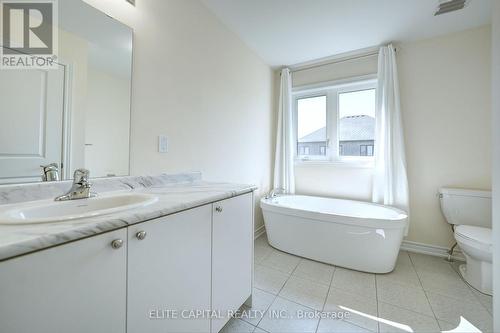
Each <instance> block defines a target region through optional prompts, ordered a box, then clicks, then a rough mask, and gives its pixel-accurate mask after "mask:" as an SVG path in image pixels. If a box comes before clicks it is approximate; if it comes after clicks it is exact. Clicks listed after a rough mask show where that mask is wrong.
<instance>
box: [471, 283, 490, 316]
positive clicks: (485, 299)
mask: <svg viewBox="0 0 500 333" xmlns="http://www.w3.org/2000/svg"><path fill="white" fill-rule="evenodd" d="M471 291H472V293H473V294H474V296H476V299H477V300H478V301H479V303H481V304H482V305H483V306H484V307H485V308H486V310H488V312H489V313H491V314H492V313H493V297H491V296H489V295H486V294H483V293H481V292H480V291H478V290H476V289H474V288H471Z"/></svg>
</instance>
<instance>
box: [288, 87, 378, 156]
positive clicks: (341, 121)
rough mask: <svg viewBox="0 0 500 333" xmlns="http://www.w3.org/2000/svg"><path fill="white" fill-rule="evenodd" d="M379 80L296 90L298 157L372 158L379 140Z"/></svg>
mask: <svg viewBox="0 0 500 333" xmlns="http://www.w3.org/2000/svg"><path fill="white" fill-rule="evenodd" d="M375 87H376V81H375V80H366V81H360V80H358V81H354V82H350V83H342V84H341V85H340V84H339V85H330V86H326V87H320V88H316V87H315V88H313V89H311V90H307V91H305V90H302V91H301V90H299V91H295V92H294V100H295V109H294V112H295V122H296V124H295V125H296V138H297V139H296V140H297V158H298V159H299V160H306V161H307V160H323V161H332V162H342V161H352V160H359V161H364V160H371V159H372V158H373V153H374V144H375Z"/></svg>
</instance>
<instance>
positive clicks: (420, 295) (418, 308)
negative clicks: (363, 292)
mask: <svg viewBox="0 0 500 333" xmlns="http://www.w3.org/2000/svg"><path fill="white" fill-rule="evenodd" d="M377 299H378V300H379V301H382V302H384V303H389V304H392V305H394V306H398V307H401V308H404V309H407V310H411V311H415V312H418V313H421V314H423V315H427V316H434V314H433V312H432V309H431V306H430V304H429V301H428V300H427V296H426V295H425V292H424V291H423V289H422V288H413V287H408V286H405V285H402V284H398V283H394V282H390V283H387V282H386V281H384V282H380V281H378V276H377Z"/></svg>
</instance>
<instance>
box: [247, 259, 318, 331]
mask: <svg viewBox="0 0 500 333" xmlns="http://www.w3.org/2000/svg"><path fill="white" fill-rule="evenodd" d="M302 260H303V259H302V258H300V260H299V262H298V263H297V265H296V266H295V268H294V269H293V270H292V272H291V273H290V274H289V275H288V278H287V279H286V280H285V283H283V285H282V286H281V288H280V290H278V293H277V294H276V295H274V294H272V293H269V292H268V291H266V292H267V293H269V294H271V295H274V299H273V301H272V302H271V304H270V305H269V307H268V308H267V310H266V312H265V313H264V314H263V315H262V318H260V320H259V322H258V323H257V326H255V327H256V328H257V327H258V328H260V329H262V328H261V327H259V326H258V325H259V324H260V323H261V321H262V319H264V316H265V315H266V314H267V313H268V312H269V309H270V308H271V307H272V306H273V304H274V303H275V302H276V300H277V299H278V296H279V294H280V293H281V291H282V290H283V288H285V285H286V283H287V282H288V280H290V278H291V277H292V274H293V272H295V270H296V269H297V267H299V264H300V263H301V261H302ZM264 267H266V266H264ZM268 268H270V267H268ZM271 269H273V268H271ZM275 271H278V272H281V271H279V270H277V269H275ZM281 273H284V272H281ZM257 289H259V288H257ZM259 290H262V289H259ZM263 291H265V290H263ZM282 298H283V299H286V298H284V297H282ZM286 300H287V301H290V302H293V301H291V300H288V299H286ZM293 303H295V304H298V305H300V306H304V305H302V304H299V303H296V302H293ZM313 310H314V309H313ZM254 331H255V330H254Z"/></svg>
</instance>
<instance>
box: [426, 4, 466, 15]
mask: <svg viewBox="0 0 500 333" xmlns="http://www.w3.org/2000/svg"><path fill="white" fill-rule="evenodd" d="M466 5H467V0H444V1H440V2H439V6H438V8H437V10H436V12H435V13H434V16H437V15H442V14H446V13H449V12H454V11H455V10H460V9H464V7H465V6H466Z"/></svg>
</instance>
